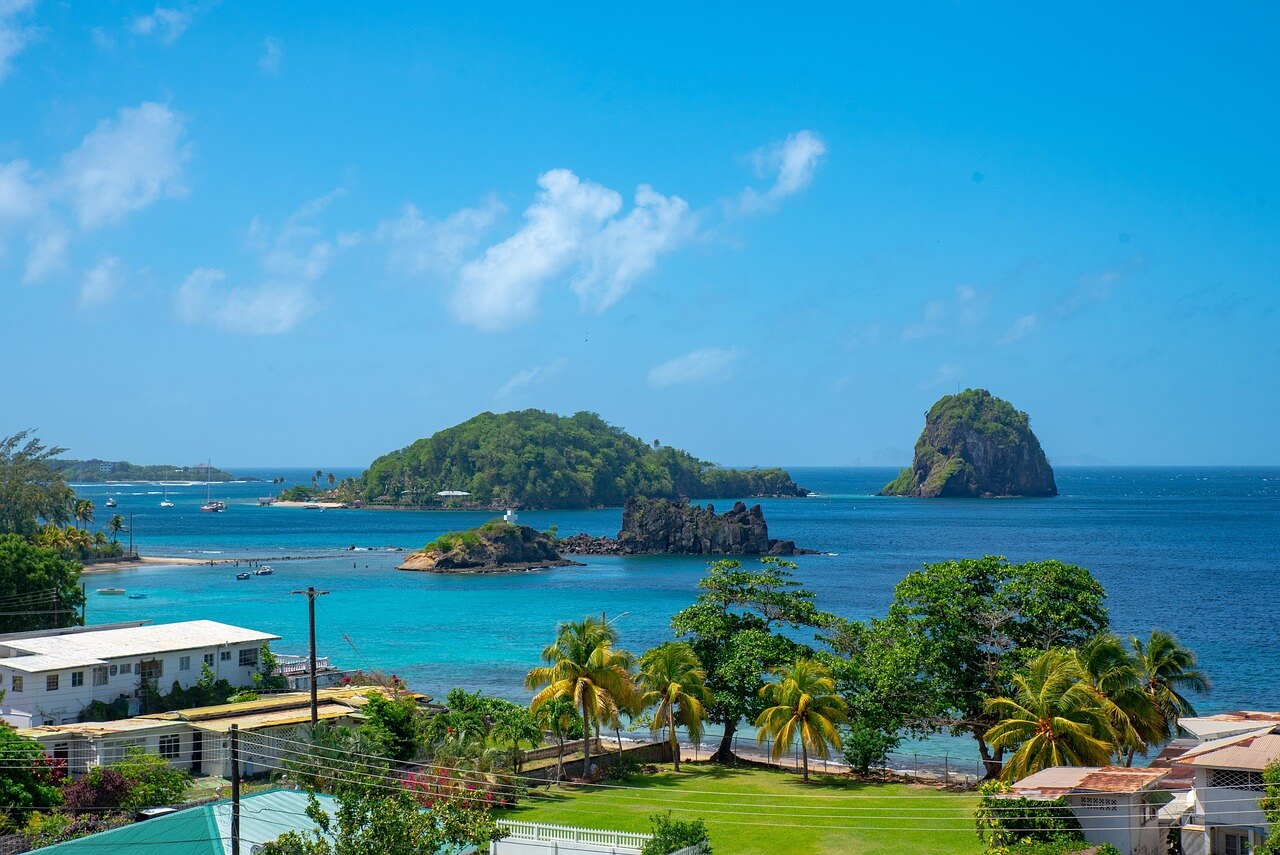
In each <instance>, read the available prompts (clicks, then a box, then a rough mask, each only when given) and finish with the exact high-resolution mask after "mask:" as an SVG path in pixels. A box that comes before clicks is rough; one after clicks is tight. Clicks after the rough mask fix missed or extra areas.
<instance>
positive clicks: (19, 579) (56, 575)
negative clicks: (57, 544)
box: [0, 534, 84, 632]
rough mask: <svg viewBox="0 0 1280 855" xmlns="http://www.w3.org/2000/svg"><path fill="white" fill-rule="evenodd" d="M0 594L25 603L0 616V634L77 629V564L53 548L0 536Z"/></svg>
mask: <svg viewBox="0 0 1280 855" xmlns="http://www.w3.org/2000/svg"><path fill="white" fill-rule="evenodd" d="M0 591H4V592H5V596H14V597H18V596H22V595H25V598H24V599H21V600H18V599H14V600H10V602H22V603H29V604H30V605H29V607H26V608H10V609H6V611H8V612H11V614H5V615H0V632H22V631H26V630H32V629H48V628H49V627H51V626H58V627H63V626H79V624H80V609H81V608H82V607H83V606H84V593H83V592H82V591H81V590H80V565H79V564H77V563H76V562H75V561H71V560H69V559H67V558H63V557H62V555H61V554H60V553H59V552H58V551H57V550H54V549H49V548H47V547H43V546H36V545H35V544H32V543H28V542H27V541H26V540H25V539H24V538H22V537H21V536H19V535H16V534H0Z"/></svg>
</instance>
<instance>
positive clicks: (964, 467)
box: [880, 389, 1058, 498]
mask: <svg viewBox="0 0 1280 855" xmlns="http://www.w3.org/2000/svg"><path fill="white" fill-rule="evenodd" d="M880 495H882V496H919V497H924V498H934V497H983V498H988V497H1005V496H1056V495H1058V487H1057V484H1056V483H1055V482H1054V480H1053V468H1052V467H1051V466H1050V465H1049V461H1048V460H1047V459H1046V458H1045V455H1044V451H1043V450H1042V449H1041V448H1040V441H1039V440H1038V439H1036V435H1035V434H1034V433H1032V431H1031V424H1030V421H1029V419H1028V418H1027V414H1026V413H1023V412H1020V411H1018V410H1016V409H1014V407H1013V405H1011V404H1010V403H1009V402H1008V401H1004V400H1001V399H1000V398H997V397H995V396H994V395H992V394H991V393H990V392H988V391H987V390H986V389H966V390H965V391H963V392H960V393H959V394H956V395H946V396H945V397H943V398H941V399H940V400H939V401H938V402H937V403H936V404H934V405H933V406H932V407H931V408H930V409H929V412H928V413H927V414H926V415H925V422H924V431H923V432H922V433H921V434H920V439H918V440H917V441H916V450H915V460H914V462H913V463H912V465H911V468H909V469H903V470H902V473H901V474H900V475H899V476H898V477H897V478H896V479H894V480H893V481H892V482H890V483H889V484H886V485H885V487H884V489H883V490H881V491H880Z"/></svg>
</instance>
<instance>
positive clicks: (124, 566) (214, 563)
mask: <svg viewBox="0 0 1280 855" xmlns="http://www.w3.org/2000/svg"><path fill="white" fill-rule="evenodd" d="M367 554H368V550H361V551H360V552H353V551H352V550H343V551H342V552H334V553H323V554H319V555H270V556H263V557H258V556H252V555H250V556H247V557H238V558H165V557H164V556H159V555H144V556H142V557H140V558H136V559H126V560H121V561H104V562H102V563H99V564H90V565H88V566H87V567H85V568H84V569H83V570H81V571H80V573H81V575H83V576H91V575H93V574H95V573H110V572H114V571H116V570H130V569H136V568H138V567H143V566H152V567H155V566H162V567H183V566H187V565H191V566H200V567H223V566H228V565H230V566H235V567H239V566H241V565H243V566H245V567H250V566H253V567H261V566H262V565H264V564H273V563H276V562H281V561H317V560H323V559H326V558H350V557H352V556H353V555H367Z"/></svg>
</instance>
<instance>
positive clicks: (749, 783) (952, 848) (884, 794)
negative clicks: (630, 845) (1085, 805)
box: [501, 763, 985, 855]
mask: <svg viewBox="0 0 1280 855" xmlns="http://www.w3.org/2000/svg"><path fill="white" fill-rule="evenodd" d="M609 783H613V782H609ZM976 802H977V798H976V796H974V795H972V794H969V793H952V792H941V791H938V790H935V789H932V788H930V787H923V786H913V785H908V784H875V783H860V782H857V781H853V780H850V779H848V778H837V777H828V778H815V779H814V783H812V784H808V785H806V784H804V783H802V782H801V780H800V778H799V776H797V775H793V774H788V773H785V772H778V771H772V770H765V769H725V768H723V767H720V766H713V765H709V764H692V763H686V764H684V767H683V769H682V770H681V772H680V774H679V775H677V774H676V773H675V772H673V771H671V769H670V767H664V769H663V771H661V772H659V773H658V774H656V775H642V776H640V777H637V778H635V779H634V780H632V781H628V782H620V783H618V784H617V785H616V786H610V787H598V788H597V787H586V788H553V789H551V790H550V791H548V790H547V789H546V788H545V787H542V788H539V789H537V790H535V791H531V792H530V794H529V797H528V798H527V799H526V800H525V801H524V802H523V803H522V805H521V807H519V808H516V809H514V810H509V811H504V812H503V813H502V814H501V816H502V817H503V818H505V819H518V820H526V821H530V822H547V823H555V824H557V825H575V826H583V827H588V828H607V829H615V830H618V831H648V830H649V820H648V817H649V815H650V814H652V813H655V812H659V811H666V810H670V811H672V815H673V816H674V817H676V818H679V819H694V818H698V817H700V818H702V819H703V820H705V821H706V823H707V827H708V828H709V829H710V832H711V846H712V850H713V851H714V853H715V855H746V853H752V855H756V853H761V855H763V853H769V854H770V855H774V853H788V855H981V853H983V852H984V851H985V847H984V846H983V845H982V843H981V842H980V841H979V840H978V838H977V836H976V835H975V834H974V830H973V829H974V825H973V807H974V805H975V804H976Z"/></svg>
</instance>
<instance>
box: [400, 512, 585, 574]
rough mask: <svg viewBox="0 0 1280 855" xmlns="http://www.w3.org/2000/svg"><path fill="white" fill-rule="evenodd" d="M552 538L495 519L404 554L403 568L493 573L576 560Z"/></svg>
mask: <svg viewBox="0 0 1280 855" xmlns="http://www.w3.org/2000/svg"><path fill="white" fill-rule="evenodd" d="M573 563H574V562H572V561H566V560H565V559H563V558H561V557H560V554H559V553H558V552H557V551H556V548H555V546H554V545H553V544H552V543H551V539H550V538H548V537H547V536H546V535H545V534H543V533H541V532H539V531H535V530H534V529H532V528H529V527H528V526H527V525H513V524H512V523H508V522H503V521H501V520H494V521H493V522H488V523H485V524H484V525H482V526H480V527H479V528H473V529H468V530H467V531H458V532H449V533H448V534H443V535H441V536H440V537H438V538H436V539H435V540H434V541H432V542H431V543H429V544H427V545H426V546H425V547H423V548H422V549H421V550H419V551H418V552H414V553H412V554H411V555H409V556H408V557H406V558H405V560H404V563H403V564H401V565H400V567H399V568H398V569H400V570H422V571H425V572H428V573H494V572H501V571H504V570H529V569H532V568H535V567H560V566H563V565H566V564H573Z"/></svg>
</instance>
